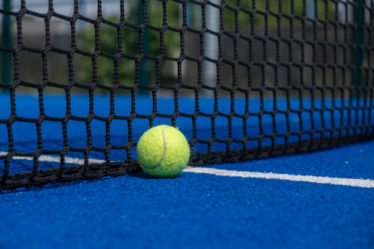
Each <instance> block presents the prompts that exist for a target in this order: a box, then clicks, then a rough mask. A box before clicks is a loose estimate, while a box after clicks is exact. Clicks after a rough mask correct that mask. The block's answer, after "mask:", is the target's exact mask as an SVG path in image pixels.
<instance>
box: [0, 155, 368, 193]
mask: <svg viewBox="0 0 374 249" xmlns="http://www.w3.org/2000/svg"><path fill="white" fill-rule="evenodd" d="M6 154H7V153H6V152H1V151H0V156H5V155H6ZM12 159H15V160H28V161H31V160H34V159H33V157H26V156H16V157H13V158H12ZM39 161H42V162H55V163H60V157H56V156H40V157H39ZM65 162H66V163H70V164H78V165H82V164H84V160H83V159H81V158H75V157H65ZM89 163H105V160H100V159H92V158H89ZM183 172H188V173H196V174H209V175H216V176H228V177H241V178H259V179H268V180H283V181H293V182H309V183H318V184H332V185H342V186H350V187H359V188H374V180H371V179H354V178H337V177H327V176H310V175H290V174H278V173H271V172H269V173H264V172H251V171H237V170H225V169H215V168H205V167H187V168H186V169H184V170H183Z"/></svg>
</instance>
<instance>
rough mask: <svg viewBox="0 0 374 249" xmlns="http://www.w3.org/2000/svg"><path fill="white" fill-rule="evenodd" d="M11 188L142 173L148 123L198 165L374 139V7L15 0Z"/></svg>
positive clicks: (6, 57)
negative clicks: (178, 135) (178, 133)
mask: <svg viewBox="0 0 374 249" xmlns="http://www.w3.org/2000/svg"><path fill="white" fill-rule="evenodd" d="M0 18H1V25H2V29H1V45H0V56H1V82H0V90H1V91H2V92H1V93H0V104H1V107H0V189H1V188H2V189H8V188H17V187H24V186H32V185H41V184H45V183H51V182H58V181H60V182H61V181H70V180H75V179H91V178H98V177H101V176H107V175H110V176H116V175H122V174H125V173H127V172H134V171H137V170H138V169H139V167H138V165H137V162H136V153H135V150H136V149H135V148H136V143H137V141H138V139H139V137H140V135H141V134H142V133H143V132H144V131H145V130H147V129H148V128H150V127H152V126H154V125H157V124H161V123H165V124H170V125H173V126H177V127H179V128H180V129H181V130H182V131H183V132H184V133H185V134H186V136H187V139H188V140H189V143H190V146H191V151H192V156H191V160H190V165H203V164H213V163H219V162H233V161H244V160H252V159H257V158H265V157H270V156H276V155H282V154H286V153H299V152H309V151H313V150H319V149H324V148H330V147H333V146H337V145H341V144H346V143H350V142H354V141H359V140H366V139H372V138H373V137H374V116H373V115H374V108H373V90H374V83H373V77H374V76H373V73H374V54H373V53H374V46H373V42H374V1H372V0H300V1H296V0H263V1H260V0H257V1H256V0H209V1H203V0H195V1H193V0H191V1H189V0H173V1H172V0H148V1H145V0H143V1H138V0H133V1H130V0H129V1H125V0H122V1H121V0H118V1H109V0H108V1H100V0H97V1H95V2H93V1H88V0H86V1H81V2H79V1H78V0H75V1H58V0H55V1H53V0H49V1H47V0H45V1H26V0H20V1H15V0H13V1H10V0H3V1H2V6H1V7H0Z"/></svg>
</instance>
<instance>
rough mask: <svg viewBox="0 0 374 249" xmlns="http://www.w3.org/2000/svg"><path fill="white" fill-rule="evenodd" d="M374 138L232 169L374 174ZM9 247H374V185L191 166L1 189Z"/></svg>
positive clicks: (0, 226) (2, 227) (4, 243)
mask: <svg viewBox="0 0 374 249" xmlns="http://www.w3.org/2000/svg"><path fill="white" fill-rule="evenodd" d="M373 148H374V142H366V143H358V144H353V145H349V146H345V147H340V148H336V149H332V150H327V151H320V152H315V153H310V154H302V155H294V156H286V157H279V158H272V159H266V160H258V161H252V162H247V163H233V164H220V165H210V166H209V167H206V168H215V169H225V170H228V171H246V172H264V173H269V172H273V173H279V174H282V175H290V176H292V175H304V176H324V177H329V178H332V177H334V178H350V179H372V180H374V149H373ZM0 214H1V219H0V234H2V236H1V237H0V248H12V249H14V248H38V249H41V248H52V247H53V248H124V247H126V248H149V247H150V246H152V247H154V248H235V247H236V248H274V247H277V248H374V188H361V187H353V186H341V185H329V184H320V183H308V182H299V181H288V180H274V179H262V178H242V177H229V176H216V175H211V174H198V173H187V172H184V173H182V175H181V176H180V177H179V178H176V179H149V178H147V177H146V176H145V175H143V174H141V173H140V174H133V175H126V176H122V177H117V178H110V177H107V178H103V179H99V180H96V181H90V182H73V183H70V184H63V185H48V186H46V187H43V188H35V189H31V190H18V191H12V192H5V193H3V194H1V195H0Z"/></svg>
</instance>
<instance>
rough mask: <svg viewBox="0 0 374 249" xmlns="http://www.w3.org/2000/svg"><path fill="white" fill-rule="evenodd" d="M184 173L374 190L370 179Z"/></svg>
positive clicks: (198, 169)
mask: <svg viewBox="0 0 374 249" xmlns="http://www.w3.org/2000/svg"><path fill="white" fill-rule="evenodd" d="M184 172H190V173H197V174H209V175H216V176H228V177H242V178H259V179H269V180H283V181H293V182H310V183H319V184H333V185H343V186H350V187H359V188H374V180H370V179H352V178H337V177H326V176H309V175H290V174H277V173H263V172H250V171H237V170H224V169H214V168H201V167H187V168H186V169H185V170H184Z"/></svg>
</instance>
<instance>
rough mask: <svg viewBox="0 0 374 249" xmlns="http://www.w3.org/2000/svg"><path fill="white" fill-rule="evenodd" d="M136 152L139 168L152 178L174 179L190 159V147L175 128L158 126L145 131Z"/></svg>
mask: <svg viewBox="0 0 374 249" xmlns="http://www.w3.org/2000/svg"><path fill="white" fill-rule="evenodd" d="M136 152H137V155H138V162H139V164H140V167H141V168H142V169H143V170H144V171H145V172H147V173H148V174H149V175H150V176H153V177H175V176H177V175H178V174H179V173H180V172H181V171H182V170H183V169H184V168H185V167H186V165H187V163H188V160H189V159H190V146H189V145H188V142H187V140H186V138H185V136H184V135H183V134H182V132H180V131H179V130H178V129H177V128H174V127H172V126H168V125H158V126H155V127H153V128H151V129H149V130H148V131H146V132H145V133H144V134H143V135H142V136H141V137H140V140H139V142H138V145H137V148H136Z"/></svg>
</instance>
